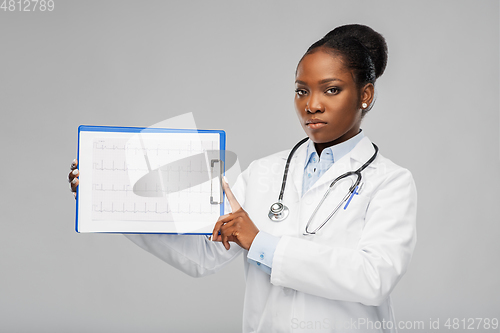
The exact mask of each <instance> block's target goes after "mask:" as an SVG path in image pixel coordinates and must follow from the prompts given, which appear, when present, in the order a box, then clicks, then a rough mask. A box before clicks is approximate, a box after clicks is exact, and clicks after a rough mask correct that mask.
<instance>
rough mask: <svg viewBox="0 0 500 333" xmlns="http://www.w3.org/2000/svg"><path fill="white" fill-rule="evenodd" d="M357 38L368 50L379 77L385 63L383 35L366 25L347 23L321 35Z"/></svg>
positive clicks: (385, 45)
mask: <svg viewBox="0 0 500 333" xmlns="http://www.w3.org/2000/svg"><path fill="white" fill-rule="evenodd" d="M351 38H354V39H357V40H358V41H359V42H360V43H361V45H363V46H364V48H366V50H368V54H369V55H370V58H371V59H372V62H373V65H374V66H375V76H376V77H377V78H378V77H380V76H381V75H382V74H383V73H384V70H385V67H386V65H387V44H386V42H385V39H384V37H383V36H382V35H381V34H379V33H378V32H376V31H375V30H373V29H372V28H370V27H367V26H366V25H361V24H348V25H343V26H340V27H337V28H335V29H334V30H332V31H330V32H329V33H327V34H326V35H325V37H323V39H324V40H336V41H339V40H343V39H351Z"/></svg>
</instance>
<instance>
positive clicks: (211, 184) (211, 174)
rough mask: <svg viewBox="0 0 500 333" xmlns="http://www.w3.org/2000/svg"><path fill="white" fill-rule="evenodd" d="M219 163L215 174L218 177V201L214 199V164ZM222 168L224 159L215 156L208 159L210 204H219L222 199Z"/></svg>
mask: <svg viewBox="0 0 500 333" xmlns="http://www.w3.org/2000/svg"><path fill="white" fill-rule="evenodd" d="M216 163H219V166H220V167H219V174H217V175H215V176H216V177H217V178H218V179H219V201H214V196H213V193H214V178H215V177H214V170H215V167H214V165H215V164H216ZM223 170H224V161H222V160H220V159H218V158H216V159H212V160H210V203H211V204H212V205H220V204H221V203H222V202H223V200H224V193H223V190H222V172H223Z"/></svg>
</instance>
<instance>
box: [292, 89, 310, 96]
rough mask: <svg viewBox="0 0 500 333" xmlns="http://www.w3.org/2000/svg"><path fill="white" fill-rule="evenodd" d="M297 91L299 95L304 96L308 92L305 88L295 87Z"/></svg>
mask: <svg viewBox="0 0 500 333" xmlns="http://www.w3.org/2000/svg"><path fill="white" fill-rule="evenodd" d="M295 93H296V94H297V95H299V96H304V95H305V94H307V91H305V90H304V89H295Z"/></svg>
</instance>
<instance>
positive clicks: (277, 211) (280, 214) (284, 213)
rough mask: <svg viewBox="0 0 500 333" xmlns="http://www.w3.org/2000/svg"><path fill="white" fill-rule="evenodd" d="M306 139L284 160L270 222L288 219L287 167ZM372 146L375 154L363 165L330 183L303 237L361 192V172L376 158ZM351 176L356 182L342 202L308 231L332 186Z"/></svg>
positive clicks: (376, 148) (270, 211)
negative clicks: (279, 187)
mask: <svg viewBox="0 0 500 333" xmlns="http://www.w3.org/2000/svg"><path fill="white" fill-rule="evenodd" d="M308 139H309V138H308V137H307V138H304V139H302V140H300V141H299V143H297V144H296V145H295V147H293V149H292V151H291V152H290V154H289V155H288V159H287V160H286V166H285V172H284V174H283V181H282V182H281V191H280V196H279V197H278V201H277V202H275V203H273V204H272V205H271V208H270V209H269V214H268V216H269V218H270V219H271V221H274V222H281V221H283V220H284V219H286V218H287V217H288V213H289V212H290V211H289V209H288V207H287V206H285V205H284V204H283V193H284V192H285V185H286V177H287V175H288V167H289V166H290V160H291V159H292V156H293V154H294V153H295V151H296V150H297V148H299V147H300V145H302V144H303V143H304V142H306V141H307V140H308ZM372 145H373V148H375V153H374V154H373V156H372V157H370V159H369V160H368V161H366V163H365V164H363V165H362V166H361V167H360V168H359V169H357V170H356V171H349V172H346V173H344V174H342V175H340V176H338V177H337V178H335V180H333V181H332V183H331V184H330V186H329V187H328V190H327V191H326V193H325V195H324V196H323V199H321V201H320V202H319V204H318V205H317V206H316V209H315V210H314V212H313V213H312V215H311V217H310V218H309V221H308V222H307V224H306V229H305V232H304V235H314V234H315V233H316V232H317V231H318V230H319V229H321V228H322V227H323V226H324V225H325V224H326V223H327V222H328V221H329V220H330V219H331V218H332V216H333V214H335V213H336V212H337V211H338V210H339V208H340V207H341V206H342V205H343V204H344V202H346V201H347V200H350V199H351V198H352V196H353V195H354V194H356V193H357V192H356V191H357V190H358V188H359V190H361V187H362V185H363V184H361V186H360V183H361V171H363V170H364V169H365V168H366V167H367V166H369V165H370V163H372V162H373V160H375V158H376V157H377V153H378V147H377V145H376V144H374V143H372ZM353 175H355V176H356V181H355V182H354V183H353V184H352V185H351V187H350V188H349V191H348V193H347V195H346V196H345V197H344V198H343V199H342V201H341V202H340V203H339V204H338V205H337V207H335V209H334V210H333V211H332V212H331V213H330V215H329V216H328V217H327V218H326V220H325V221H324V222H323V223H321V224H320V225H319V227H317V228H316V229H314V230H313V231H309V225H310V224H311V221H312V219H313V218H314V216H315V215H316V212H317V211H318V209H319V208H320V207H321V205H322V204H323V202H324V201H325V199H326V197H327V196H328V193H330V191H331V190H332V188H333V186H334V185H335V184H336V183H337V182H338V181H340V180H342V179H344V178H347V177H350V176H353ZM358 192H359V191H358ZM346 206H347V205H346Z"/></svg>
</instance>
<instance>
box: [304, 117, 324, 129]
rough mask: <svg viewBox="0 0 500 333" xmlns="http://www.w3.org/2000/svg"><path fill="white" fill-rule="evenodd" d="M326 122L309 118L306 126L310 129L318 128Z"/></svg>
mask: <svg viewBox="0 0 500 333" xmlns="http://www.w3.org/2000/svg"><path fill="white" fill-rule="evenodd" d="M325 125H326V123H325V122H324V121H322V120H320V119H310V120H308V121H307V122H306V126H307V127H309V128H311V129H318V128H321V127H323V126H325Z"/></svg>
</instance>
